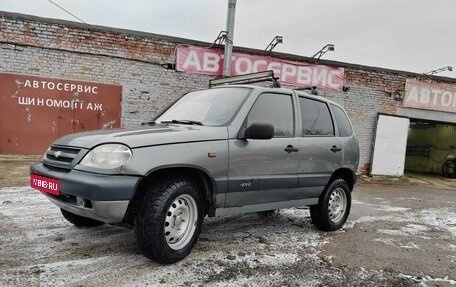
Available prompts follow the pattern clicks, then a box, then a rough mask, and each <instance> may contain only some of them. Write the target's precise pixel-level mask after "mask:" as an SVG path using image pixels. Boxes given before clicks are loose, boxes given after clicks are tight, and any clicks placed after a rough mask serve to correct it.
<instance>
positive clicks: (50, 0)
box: [48, 0, 88, 24]
mask: <svg viewBox="0 0 456 287" xmlns="http://www.w3.org/2000/svg"><path fill="white" fill-rule="evenodd" d="M48 1H49V2H51V3H52V4H54V5H55V6H57V7H59V8H60V9H61V10H63V11H65V12H66V13H68V14H70V15H71V16H73V17H74V18H76V19H78V20H79V21H81V22H82V23H84V24H88V23H87V22H86V21H84V20H82V19H81V18H79V17H78V16H76V15H74V14H73V13H71V12H70V11H68V10H67V9H65V8H63V7H62V6H60V5H59V4H57V3H55V2H54V1H52V0H48Z"/></svg>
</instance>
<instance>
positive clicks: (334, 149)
mask: <svg viewBox="0 0 456 287" xmlns="http://www.w3.org/2000/svg"><path fill="white" fill-rule="evenodd" d="M330 150H331V151H332V152H337V151H341V150H342V148H340V147H337V146H336V145H333V146H332V148H330Z"/></svg>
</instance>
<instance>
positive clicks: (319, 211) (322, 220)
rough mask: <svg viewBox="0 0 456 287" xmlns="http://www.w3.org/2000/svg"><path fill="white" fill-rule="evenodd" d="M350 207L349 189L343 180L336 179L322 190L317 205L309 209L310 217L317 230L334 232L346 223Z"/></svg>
mask: <svg viewBox="0 0 456 287" xmlns="http://www.w3.org/2000/svg"><path fill="white" fill-rule="evenodd" d="M350 207H351V192H350V188H349V187H348V185H347V183H346V182H345V180H343V179H341V178H338V179H335V180H333V181H332V182H331V183H330V184H329V185H328V187H327V188H326V189H325V190H324V192H323V194H322V195H321V196H320V199H319V201H318V204H317V205H312V206H311V207H310V216H311V218H312V222H313V223H314V224H315V226H316V227H317V228H318V229H320V230H325V231H335V230H338V229H340V228H341V227H342V226H343V225H344V224H345V222H346V221H347V218H348V215H349V213H350Z"/></svg>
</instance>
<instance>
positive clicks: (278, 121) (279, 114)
mask: <svg viewBox="0 0 456 287" xmlns="http://www.w3.org/2000/svg"><path fill="white" fill-rule="evenodd" d="M255 122H263V123H270V124H273V125H274V137H293V136H294V116H293V102H292V98H291V95H285V94H272V93H264V94H261V95H260V96H259V97H258V99H257V100H256V102H255V104H254V105H253V107H252V109H251V110H250V113H249V115H248V116H247V119H246V127H248V126H249V125H251V124H252V123H255Z"/></svg>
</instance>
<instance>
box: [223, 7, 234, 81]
mask: <svg viewBox="0 0 456 287" xmlns="http://www.w3.org/2000/svg"><path fill="white" fill-rule="evenodd" d="M235 15H236V0H228V14H227V16H226V31H227V35H226V41H225V56H224V58H223V76H224V77H230V76H231V57H232V55H233V39H234V37H233V35H234V16H235Z"/></svg>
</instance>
